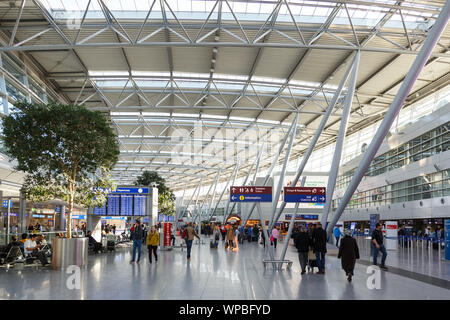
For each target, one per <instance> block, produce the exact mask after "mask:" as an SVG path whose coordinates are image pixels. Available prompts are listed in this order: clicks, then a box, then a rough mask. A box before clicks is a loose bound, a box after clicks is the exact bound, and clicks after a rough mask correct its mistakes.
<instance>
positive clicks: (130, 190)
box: [111, 188, 148, 194]
mask: <svg viewBox="0 0 450 320" xmlns="http://www.w3.org/2000/svg"><path fill="white" fill-rule="evenodd" d="M111 193H127V194H148V188H117V189H116V191H112V192H111Z"/></svg>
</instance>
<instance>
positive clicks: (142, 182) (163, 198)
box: [135, 170, 175, 216]
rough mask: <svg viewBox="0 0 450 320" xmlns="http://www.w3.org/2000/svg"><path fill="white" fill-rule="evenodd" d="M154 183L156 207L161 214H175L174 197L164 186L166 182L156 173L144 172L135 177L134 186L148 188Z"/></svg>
mask: <svg viewBox="0 0 450 320" xmlns="http://www.w3.org/2000/svg"><path fill="white" fill-rule="evenodd" d="M152 183H155V184H156V185H157V188H158V206H159V209H160V210H161V213H162V214H165V215H167V216H171V215H174V214H175V195H174V194H173V192H172V191H171V190H170V188H169V187H168V186H166V180H165V179H164V178H163V177H161V176H160V175H159V174H158V172H156V171H147V170H146V171H144V172H142V174H141V175H140V176H139V177H137V179H136V182H135V185H136V186H149V185H151V184H152Z"/></svg>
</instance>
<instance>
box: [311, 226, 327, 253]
mask: <svg viewBox="0 0 450 320" xmlns="http://www.w3.org/2000/svg"><path fill="white" fill-rule="evenodd" d="M311 238H312V247H313V249H314V252H324V253H326V252H327V232H326V231H325V230H323V229H322V228H316V229H314V231H313V233H312V237H311Z"/></svg>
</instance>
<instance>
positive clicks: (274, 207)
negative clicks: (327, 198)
mask: <svg viewBox="0 0 450 320" xmlns="http://www.w3.org/2000/svg"><path fill="white" fill-rule="evenodd" d="M297 124H298V113H297V114H296V115H295V119H294V127H293V128H292V132H291V137H290V139H289V143H288V147H287V150H286V154H285V155H284V161H283V167H282V169H281V173H280V179H279V180H278V186H277V190H276V191H275V198H274V199H272V215H271V216H270V222H269V230H272V228H273V225H274V224H275V221H276V220H274V217H275V213H276V211H277V206H278V199H279V198H280V193H281V188H282V187H283V182H284V176H285V173H286V167H287V164H288V162H289V157H290V155H291V149H292V144H293V142H294V138H295V135H296V133H297ZM277 220H278V219H277Z"/></svg>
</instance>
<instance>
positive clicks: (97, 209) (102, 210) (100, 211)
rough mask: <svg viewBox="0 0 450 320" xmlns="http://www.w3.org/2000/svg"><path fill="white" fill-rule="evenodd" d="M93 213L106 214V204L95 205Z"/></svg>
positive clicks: (97, 214)
mask: <svg viewBox="0 0 450 320" xmlns="http://www.w3.org/2000/svg"><path fill="white" fill-rule="evenodd" d="M94 215H96V216H106V205H104V206H103V207H101V208H99V207H95V208H94Z"/></svg>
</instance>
